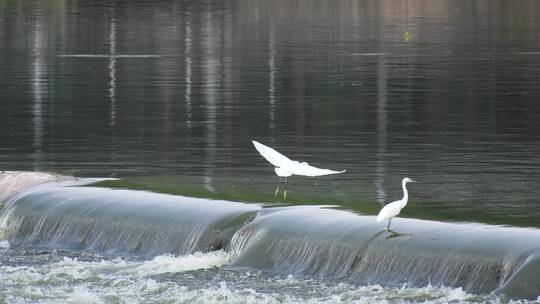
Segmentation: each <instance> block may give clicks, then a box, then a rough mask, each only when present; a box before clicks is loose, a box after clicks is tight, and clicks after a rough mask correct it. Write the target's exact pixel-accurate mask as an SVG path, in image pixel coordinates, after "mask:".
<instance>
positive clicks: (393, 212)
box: [377, 177, 416, 230]
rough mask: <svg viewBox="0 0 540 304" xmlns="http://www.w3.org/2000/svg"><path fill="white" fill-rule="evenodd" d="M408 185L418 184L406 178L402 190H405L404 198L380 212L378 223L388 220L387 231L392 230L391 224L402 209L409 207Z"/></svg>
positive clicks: (402, 183) (387, 205)
mask: <svg viewBox="0 0 540 304" xmlns="http://www.w3.org/2000/svg"><path fill="white" fill-rule="evenodd" d="M407 183H416V182H415V181H413V180H412V179H410V178H408V177H405V178H404V179H403V180H402V181H401V188H403V198H402V199H400V200H399V201H395V202H391V203H389V204H386V206H384V207H383V208H382V209H381V211H380V212H379V215H377V223H379V222H381V221H384V220H388V225H387V226H386V229H387V230H390V222H391V221H392V219H393V218H394V217H396V216H397V215H398V214H399V213H400V212H401V209H403V208H405V206H407V201H408V200H409V193H408V192H407V186H406V184H407Z"/></svg>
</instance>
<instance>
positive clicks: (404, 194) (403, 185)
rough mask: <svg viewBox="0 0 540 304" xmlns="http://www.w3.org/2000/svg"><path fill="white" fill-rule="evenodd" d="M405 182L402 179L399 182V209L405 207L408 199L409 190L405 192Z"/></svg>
mask: <svg viewBox="0 0 540 304" xmlns="http://www.w3.org/2000/svg"><path fill="white" fill-rule="evenodd" d="M406 185H407V182H406V181H402V182H401V188H403V198H402V199H401V209H403V208H405V206H407V201H408V200H409V192H407V186H406Z"/></svg>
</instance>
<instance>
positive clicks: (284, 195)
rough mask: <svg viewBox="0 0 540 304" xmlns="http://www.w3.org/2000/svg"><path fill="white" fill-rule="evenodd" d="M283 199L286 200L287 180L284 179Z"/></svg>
mask: <svg viewBox="0 0 540 304" xmlns="http://www.w3.org/2000/svg"><path fill="white" fill-rule="evenodd" d="M283 189H285V190H283V199H284V200H286V199H287V178H286V177H285V186H284V187H283Z"/></svg>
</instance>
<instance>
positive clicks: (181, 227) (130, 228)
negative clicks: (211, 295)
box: [0, 186, 260, 255]
mask: <svg viewBox="0 0 540 304" xmlns="http://www.w3.org/2000/svg"><path fill="white" fill-rule="evenodd" d="M4 209H5V210H4V212H3V215H2V217H1V218H0V222H1V223H3V226H4V227H6V228H5V230H6V232H5V234H7V236H8V239H9V240H10V244H11V245H14V246H32V247H38V248H54V249H56V248H60V249H67V250H91V251H98V252H104V253H109V254H135V255H157V254H187V253H193V252H195V251H210V250H218V249H222V248H223V247H224V246H226V245H227V244H228V242H229V239H230V238H231V237H232V235H233V234H234V233H235V232H236V230H237V229H238V228H239V227H240V226H242V225H244V224H245V223H246V222H248V221H250V220H251V219H252V218H254V217H255V215H256V214H257V212H258V210H259V209H260V208H259V207H257V206H254V205H247V204H239V203H234V202H225V201H210V200H204V199H196V198H189V197H182V196H172V195H165V194H157V193H150V192H142V191H128V190H112V189H103V188H93V187H51V186H40V187H37V188H34V189H33V190H32V191H28V192H26V193H24V194H21V195H18V196H17V197H16V199H14V200H11V201H10V202H9V203H8V204H7V205H6V207H5V208H4Z"/></svg>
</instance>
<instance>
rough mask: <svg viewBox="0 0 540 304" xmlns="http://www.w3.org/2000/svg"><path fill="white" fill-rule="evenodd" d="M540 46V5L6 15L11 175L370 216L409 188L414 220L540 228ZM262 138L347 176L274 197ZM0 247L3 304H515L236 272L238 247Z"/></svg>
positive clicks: (73, 6) (64, 6)
mask: <svg viewBox="0 0 540 304" xmlns="http://www.w3.org/2000/svg"><path fill="white" fill-rule="evenodd" d="M539 33H540V2H538V1H535V0H519V1H518V0H515V1H512V0H511V1H506V0H504V1H503V0H476V1H474V0H429V1H426V0H424V1H423V0H408V1H406V0H393V1H389V0H382V1H364V0H357V1H353V0H343V1H308V0H299V1H285V0H278V1H269V0H254V1H243V0H238V1H213V0H208V1H145V0H141V1H61V0H53V1H22V0H21V1H9V0H0V115H1V119H0V130H1V132H0V170H24V171H40V172H42V171H52V172H57V173H59V174H63V175H75V176H81V177H90V176H92V177H116V178H120V179H121V180H120V181H114V182H107V183H104V184H102V186H107V187H113V188H128V189H139V190H149V191H153V192H165V193H171V194H177V195H186V196H195V197H202V198H213V199H223V200H231V201H243V202H249V203H258V204H264V206H266V207H268V206H270V207H272V206H274V205H276V204H277V205H280V206H281V205H283V204H291V205H304V204H317V205H323V204H324V205H337V206H339V208H340V209H344V210H347V212H350V213H353V214H358V215H373V214H376V213H377V211H378V210H379V209H380V208H381V206H382V205H383V204H384V203H385V202H389V201H392V200H395V199H398V198H400V196H401V187H400V181H401V179H402V178H403V177H404V176H409V177H411V178H413V179H415V180H418V181H419V182H420V183H418V184H414V185H410V186H409V190H410V201H409V205H408V206H407V208H406V209H405V210H404V211H403V212H402V217H403V218H415V219H421V220H435V221H443V222H452V223H461V222H472V223H482V224H490V225H493V224H494V225H503V226H521V227H523V229H528V230H527V231H530V230H531V231H532V230H536V229H537V228H540V221H539V220H538V218H539V217H540V211H539V210H540V208H539V207H540V202H539V200H538V197H539V196H540V188H539V187H538V182H539V181H540V103H539V101H540V34H539ZM251 140H257V141H260V142H262V143H264V144H267V145H270V146H272V147H275V148H276V149H278V150H279V151H280V152H282V153H284V154H285V155H287V156H289V157H290V158H292V159H297V160H301V161H307V162H309V163H310V164H312V165H316V166H319V167H323V168H330V169H336V170H342V169H346V170H347V172H346V173H344V174H340V175H331V176H325V177H321V178H306V177H292V178H290V179H289V181H288V186H287V187H288V195H287V200H286V201H284V200H283V199H281V198H278V199H275V198H274V190H275V187H276V186H277V182H278V179H277V177H276V176H275V174H274V172H273V168H272V166H271V165H270V164H269V163H267V162H266V161H265V160H264V159H263V158H262V157H261V156H260V155H258V153H257V152H256V151H255V149H254V147H253V146H252V144H251ZM257 206H259V205H257ZM1 244H4V245H2V247H3V248H2V249H0V256H1V266H0V267H1V269H0V277H1V278H2V280H1V281H2V283H1V284H2V285H1V286H0V292H1V293H2V296H0V301H4V302H6V303H14V302H20V303H26V302H31V303H33V302H43V303H47V302H51V303H53V302H56V301H57V300H61V301H64V302H68V301H72V302H80V301H82V300H80V299H79V298H77V297H82V298H84V299H86V300H87V301H89V302H113V303H114V302H127V303H130V302H133V301H135V299H139V300H140V302H152V301H154V302H159V301H163V302H167V301H169V300H170V302H175V301H177V302H182V301H184V302H186V303H189V302H193V301H194V299H198V301H200V302H201V303H204V302H211V301H216V302H227V301H229V302H234V301H236V300H237V299H244V301H245V302H248V303H249V302H253V303H261V302H267V303H274V302H276V303H282V302H285V303H295V302H298V303H302V302H312V303H319V302H332V301H334V302H338V303H339V302H345V303H347V302H360V303H364V302H366V303H378V302H381V301H387V302H390V303H402V302H418V301H424V300H427V301H432V302H434V303H443V302H450V301H453V300H454V301H457V302H460V301H464V302H466V301H471V302H490V301H495V300H497V301H506V300H505V299H503V298H491V296H485V295H474V293H470V292H468V291H467V290H466V291H463V290H461V289H459V286H457V287H456V286H453V287H444V286H443V287H441V286H430V285H427V286H426V285H419V286H414V287H412V286H409V287H407V286H405V287H403V286H398V287H396V286H390V285H388V286H387V285H385V284H381V285H378V284H367V285H366V284H360V285H359V284H357V282H355V281H354V280H353V281H352V282H350V281H347V280H344V281H339V280H338V281H335V280H330V281H325V280H326V279H327V278H325V277H324V276H323V277H315V276H307V277H301V278H299V277H297V276H292V277H289V276H288V274H286V273H280V274H267V273H259V272H252V271H247V272H240V273H239V272H236V271H233V272H229V270H225V268H226V267H218V266H221V265H228V264H229V262H230V259H231V257H230V252H227V251H226V250H225V251H219V250H217V251H211V252H210V253H207V252H205V253H201V254H198V253H195V252H192V251H187V252H183V253H181V254H179V255H175V256H169V255H162V254H161V253H157V255H156V256H153V257H146V258H144V259H142V258H140V257H134V256H123V255H120V256H116V255H115V256H114V257H110V256H108V255H107V254H105V253H104V252H103V251H99V250H96V251H91V252H83V253H81V252H79V251H70V250H66V251H61V250H60V251H58V250H55V249H54V248H46V249H43V248H41V249H39V250H37V249H36V248H33V247H32V248H30V247H31V246H30V247H25V246H14V245H13V246H10V244H9V243H1ZM46 247H47V246H46ZM36 250H37V251H36ZM100 254H104V255H100ZM160 263H162V264H160ZM156 264H159V265H165V266H156V267H157V269H158V270H155V269H154V268H153V266H152V265H154V266H155V265H156ZM214 266H216V267H217V268H215V267H214ZM160 267H164V268H167V267H172V269H176V270H173V271H161V270H159V269H160ZM175 267H179V268H175ZM183 267H184V268H183ZM207 267H209V269H206V270H204V269H203V268H207ZM196 269H199V270H196ZM456 288H457V289H456ZM239 302H242V301H240V300H239Z"/></svg>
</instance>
